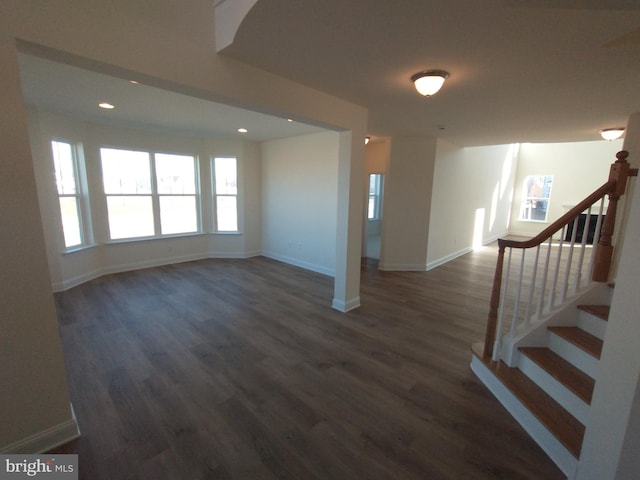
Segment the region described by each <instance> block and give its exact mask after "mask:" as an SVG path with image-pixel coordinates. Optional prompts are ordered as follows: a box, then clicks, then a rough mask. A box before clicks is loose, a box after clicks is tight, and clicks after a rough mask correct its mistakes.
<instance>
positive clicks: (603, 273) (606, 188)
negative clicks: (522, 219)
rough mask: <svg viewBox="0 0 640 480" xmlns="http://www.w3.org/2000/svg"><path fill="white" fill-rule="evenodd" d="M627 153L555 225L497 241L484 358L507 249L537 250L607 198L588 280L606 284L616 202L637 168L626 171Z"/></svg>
mask: <svg viewBox="0 0 640 480" xmlns="http://www.w3.org/2000/svg"><path fill="white" fill-rule="evenodd" d="M628 156H629V152H627V151H625V150H622V151H620V152H618V153H617V154H616V159H617V160H616V162H615V163H614V164H613V165H611V169H610V171H609V179H608V180H607V182H606V183H605V184H603V185H602V186H601V187H599V188H598V189H597V190H595V191H594V192H593V193H592V194H591V195H589V196H588V197H586V198H585V199H584V200H582V201H581V202H580V203H578V204H577V205H576V206H574V207H573V208H572V209H571V210H569V211H568V212H567V213H565V214H564V215H562V216H561V217H560V218H558V219H557V220H556V221H555V222H553V223H552V224H551V225H549V226H548V227H547V228H545V229H544V230H543V231H542V232H540V233H539V234H538V235H536V236H535V237H533V238H530V239H528V240H508V239H502V238H501V239H499V240H498V260H497V263H496V270H495V274H494V279H493V288H492V290H491V301H490V305H489V314H488V317H487V330H486V334H485V341H484V353H483V357H484V358H485V359H491V357H492V356H493V351H494V344H495V341H496V335H497V332H496V329H497V325H498V310H499V308H500V295H501V289H502V271H503V265H504V256H505V251H506V249H507V248H519V249H527V248H533V247H538V246H540V245H541V244H542V243H544V242H545V241H546V240H548V239H550V238H551V237H552V236H553V235H555V234H556V233H557V232H559V231H560V230H562V229H563V228H564V227H565V226H567V225H568V224H569V223H571V222H572V221H574V220H575V219H576V218H578V216H579V215H580V214H581V213H582V212H584V211H585V210H587V209H590V208H591V207H592V206H593V205H594V204H595V203H596V202H597V201H598V200H601V199H603V198H604V196H605V195H608V196H609V206H608V208H607V213H606V216H605V221H604V226H603V227H602V230H601V232H600V238H599V239H597V241H598V245H597V248H596V250H595V260H594V268H593V273H592V280H593V281H596V282H606V281H607V279H608V276H609V271H610V267H611V258H612V254H613V245H612V244H611V239H612V236H613V229H614V226H615V217H616V210H617V203H618V199H619V198H620V196H622V195H623V194H624V192H625V190H626V188H627V179H628V177H630V176H636V175H637V174H638V169H632V168H629V163H628V162H627V157H628Z"/></svg>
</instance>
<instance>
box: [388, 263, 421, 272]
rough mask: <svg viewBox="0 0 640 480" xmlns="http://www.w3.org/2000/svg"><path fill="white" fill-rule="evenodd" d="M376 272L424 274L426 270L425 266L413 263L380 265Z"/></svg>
mask: <svg viewBox="0 0 640 480" xmlns="http://www.w3.org/2000/svg"><path fill="white" fill-rule="evenodd" d="M378 270H383V271H386V272H424V271H426V270H427V266H426V265H422V264H415V263H380V264H379V265H378Z"/></svg>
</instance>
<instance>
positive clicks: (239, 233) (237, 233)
mask: <svg viewBox="0 0 640 480" xmlns="http://www.w3.org/2000/svg"><path fill="white" fill-rule="evenodd" d="M211 235H242V232H211Z"/></svg>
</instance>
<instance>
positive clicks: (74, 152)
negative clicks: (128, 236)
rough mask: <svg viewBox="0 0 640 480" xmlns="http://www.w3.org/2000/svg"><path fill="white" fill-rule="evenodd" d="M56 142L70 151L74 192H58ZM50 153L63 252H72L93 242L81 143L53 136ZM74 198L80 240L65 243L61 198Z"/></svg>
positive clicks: (65, 235)
mask: <svg viewBox="0 0 640 480" xmlns="http://www.w3.org/2000/svg"><path fill="white" fill-rule="evenodd" d="M56 144H64V145H68V146H69V147H70V151H71V168H72V176H73V183H74V190H75V193H60V189H59V183H60V181H61V180H60V178H59V175H60V172H58V170H57V168H56V156H57V155H56V151H55V148H56V147H55V145H56ZM50 147H51V154H52V166H53V171H54V175H55V178H56V196H57V198H58V211H59V213H60V226H61V232H62V242H63V245H64V250H65V252H73V251H76V250H81V249H83V248H86V247H88V246H90V245H91V244H92V242H93V236H92V229H91V217H90V213H89V212H90V208H89V196H88V189H87V181H86V171H85V168H84V156H83V155H82V145H81V144H79V143H77V142H73V141H71V140H67V139H63V138H59V137H53V138H52V139H51V142H50ZM63 198H74V199H75V204H76V216H77V217H76V218H77V223H78V235H79V237H80V241H79V242H78V243H75V244H73V245H67V233H65V228H64V217H63V211H62V205H61V199H63Z"/></svg>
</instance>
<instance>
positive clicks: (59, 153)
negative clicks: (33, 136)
mask: <svg viewBox="0 0 640 480" xmlns="http://www.w3.org/2000/svg"><path fill="white" fill-rule="evenodd" d="M51 147H52V150H53V166H54V169H55V172H56V185H57V187H58V195H75V193H76V177H75V169H74V168H73V150H72V149H73V147H72V145H71V144H69V143H64V142H55V141H53V142H51Z"/></svg>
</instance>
